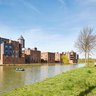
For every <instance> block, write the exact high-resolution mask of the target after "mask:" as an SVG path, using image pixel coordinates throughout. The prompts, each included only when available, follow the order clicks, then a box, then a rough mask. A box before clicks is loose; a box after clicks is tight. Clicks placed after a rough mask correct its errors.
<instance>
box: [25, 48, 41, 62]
mask: <svg viewBox="0 0 96 96" xmlns="http://www.w3.org/2000/svg"><path fill="white" fill-rule="evenodd" d="M24 54H25V63H40V62H41V51H39V50H37V48H34V49H33V50H32V49H30V48H28V49H25V50H24Z"/></svg>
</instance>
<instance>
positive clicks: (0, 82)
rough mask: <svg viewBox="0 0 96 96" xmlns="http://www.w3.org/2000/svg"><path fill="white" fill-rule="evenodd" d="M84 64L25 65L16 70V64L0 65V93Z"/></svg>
mask: <svg viewBox="0 0 96 96" xmlns="http://www.w3.org/2000/svg"><path fill="white" fill-rule="evenodd" d="M83 66H84V64H74V65H60V64H57V65H51V66H50V65H48V64H46V65H40V66H30V67H29V66H28V67H27V66H26V67H24V69H25V71H16V70H15V69H16V66H0V94H2V93H4V92H8V91H10V90H12V89H15V88H19V87H23V86H25V85H29V84H33V83H35V82H38V81H42V80H44V79H46V78H49V77H52V76H55V75H57V74H60V73H62V72H66V71H69V70H72V69H74V68H79V67H83Z"/></svg>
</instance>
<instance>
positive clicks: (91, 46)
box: [75, 27, 96, 64]
mask: <svg viewBox="0 0 96 96" xmlns="http://www.w3.org/2000/svg"><path fill="white" fill-rule="evenodd" d="M75 47H76V48H77V49H78V51H79V52H80V53H84V54H85V64H86V63H87V60H88V59H89V55H91V54H92V52H93V51H94V50H95V49H96V34H95V33H93V29H92V28H89V27H86V28H83V30H82V31H80V35H79V36H78V38H77V41H76V42H75Z"/></svg>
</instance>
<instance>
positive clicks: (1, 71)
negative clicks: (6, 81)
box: [0, 66, 4, 89]
mask: <svg viewBox="0 0 96 96" xmlns="http://www.w3.org/2000/svg"><path fill="white" fill-rule="evenodd" d="M3 76H4V74H3V66H1V67H0V89H2V86H3Z"/></svg>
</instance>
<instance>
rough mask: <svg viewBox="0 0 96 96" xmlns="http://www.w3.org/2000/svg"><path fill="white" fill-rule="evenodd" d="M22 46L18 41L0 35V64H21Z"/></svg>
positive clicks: (22, 61)
mask: <svg viewBox="0 0 96 96" xmlns="http://www.w3.org/2000/svg"><path fill="white" fill-rule="evenodd" d="M24 62H25V59H24V57H22V47H21V44H20V43H19V42H18V41H13V40H9V39H4V38H1V37H0V64H22V63H24Z"/></svg>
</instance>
